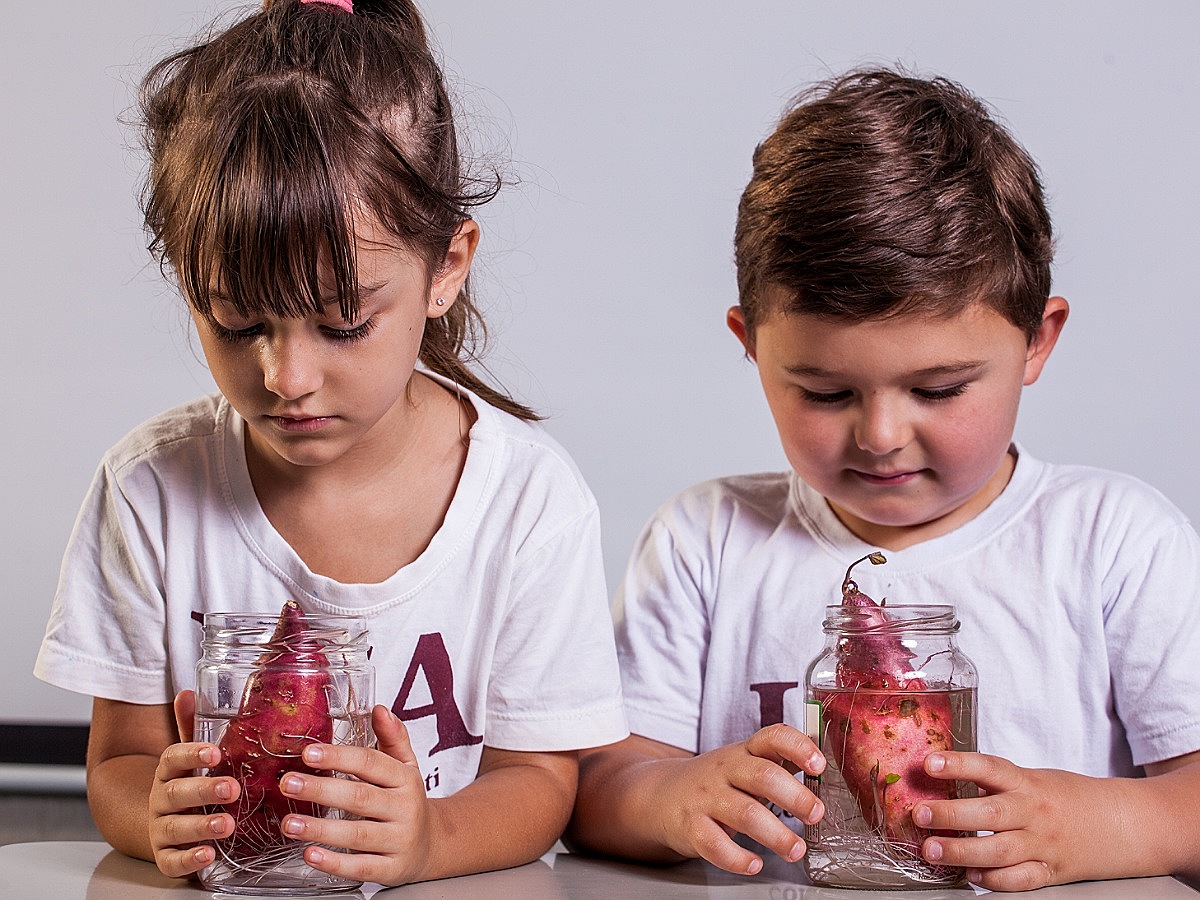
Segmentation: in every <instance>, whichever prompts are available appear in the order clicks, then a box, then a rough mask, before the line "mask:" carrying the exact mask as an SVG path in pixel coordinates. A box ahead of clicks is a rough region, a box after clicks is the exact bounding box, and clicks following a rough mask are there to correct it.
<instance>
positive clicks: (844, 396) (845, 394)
mask: <svg viewBox="0 0 1200 900" xmlns="http://www.w3.org/2000/svg"><path fill="white" fill-rule="evenodd" d="M800 396H801V397H803V398H804V399H805V400H807V401H808V402H809V403H842V402H843V401H846V400H849V399H850V398H851V396H853V394H852V392H851V391H831V392H828V393H826V392H822V391H810V390H808V389H807V388H800Z"/></svg>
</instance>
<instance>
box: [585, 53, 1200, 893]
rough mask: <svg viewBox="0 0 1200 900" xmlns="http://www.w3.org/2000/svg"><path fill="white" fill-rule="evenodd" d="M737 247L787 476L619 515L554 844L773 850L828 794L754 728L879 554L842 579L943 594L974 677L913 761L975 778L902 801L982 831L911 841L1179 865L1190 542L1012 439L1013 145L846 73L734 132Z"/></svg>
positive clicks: (1031, 208) (769, 725) (783, 713)
mask: <svg viewBox="0 0 1200 900" xmlns="http://www.w3.org/2000/svg"><path fill="white" fill-rule="evenodd" d="M735 245H736V261H737V268H738V291H739V305H738V306H736V307H734V308H733V309H731V310H730V311H729V313H728V324H729V327H730V328H731V330H732V331H733V332H734V334H735V335H736V336H737V337H738V339H739V340H740V341H741V342H742V344H743V346H744V347H745V349H746V353H747V355H748V356H749V358H750V359H751V360H753V361H754V362H755V363H756V365H757V367H758V369H759V374H760V377H761V380H762V385H763V390H764V392H765V394H766V398H767V401H768V405H769V407H770V409H771V412H772V414H773V416H774V419H775V423H776V426H777V429H778V431H779V435H780V438H781V441H782V444H783V448H784V451H785V454H786V456H787V458H788V461H789V463H790V464H791V467H792V471H791V472H788V473H783V474H765V475H753V476H743V477H733V478H725V479H720V480H717V481H714V482H709V483H706V484H701V485H698V486H696V487H694V488H691V489H689V490H687V491H685V492H683V493H682V494H681V495H679V496H678V497H676V498H675V499H674V500H672V501H671V502H669V503H668V504H666V505H665V506H664V507H663V508H662V509H661V510H660V511H659V513H658V514H657V515H656V517H655V518H654V519H653V520H652V521H651V522H650V524H649V525H648V526H647V528H646V530H645V531H644V532H643V534H642V537H641V538H640V540H639V544H638V546H637V548H636V549H635V552H634V554H633V558H632V561H631V563H630V567H629V571H628V574H627V576H626V578H625V580H624V583H623V585H622V586H621V588H620V589H619V592H618V598H617V605H618V611H619V614H618V643H619V647H620V650H621V656H622V663H623V669H624V685H625V695H626V701H627V709H628V713H629V716H630V726H631V730H632V731H633V732H634V733H633V735H632V736H631V737H630V738H628V739H627V740H625V741H624V742H622V743H620V744H616V745H612V746H610V747H607V748H602V749H600V750H598V751H593V752H592V753H590V754H589V755H588V756H587V757H586V759H585V760H584V764H583V768H582V771H581V775H580V790H579V799H578V801H577V805H576V811H575V815H574V818H573V820H572V824H571V828H570V832H569V834H570V837H571V838H572V839H573V841H574V842H575V843H577V844H579V845H580V846H582V847H584V848H590V849H592V850H594V851H598V852H603V853H610V854H616V855H621V856H627V857H632V858H635V859H644V860H673V859H680V858H688V857H703V858H705V859H707V860H709V861H710V862H712V863H714V864H715V865H717V866H720V867H721V868H724V869H727V870H729V871H731V872H739V873H746V874H754V873H756V872H758V871H760V870H761V868H762V865H763V860H762V858H761V857H760V856H759V855H757V854H756V853H754V852H752V851H751V850H749V849H746V848H744V847H743V846H741V845H739V844H738V843H736V842H735V841H734V840H733V839H732V835H734V834H737V833H741V834H743V835H745V836H747V837H749V838H751V839H753V840H754V841H757V842H758V843H760V844H761V845H763V846H764V847H765V848H766V849H768V850H770V851H773V852H774V853H776V854H778V855H779V856H781V857H782V858H784V859H785V860H789V861H795V860H798V859H799V858H800V857H801V856H802V855H803V854H804V852H805V844H804V842H803V840H801V839H800V837H799V836H798V833H797V832H798V831H800V830H801V829H800V824H801V823H808V824H812V823H815V822H817V821H818V820H820V818H821V816H822V814H823V812H824V810H823V809H822V807H821V804H820V802H819V801H817V800H816V798H815V797H813V796H812V794H810V793H809V792H808V791H807V790H806V789H805V788H804V786H803V784H802V783H801V781H800V780H799V779H798V778H796V777H793V776H792V775H791V774H789V772H788V770H787V769H785V768H784V765H785V764H786V765H789V767H790V768H793V769H794V768H796V767H798V768H799V769H802V770H804V771H805V772H809V773H811V774H817V773H819V772H820V771H822V769H823V768H824V765H825V760H824V759H823V758H822V756H821V754H820V753H819V752H818V751H817V749H816V747H815V746H814V745H813V743H812V742H811V741H810V740H809V739H808V738H807V737H805V736H804V735H803V734H802V733H801V732H800V731H798V730H796V729H795V728H793V727H791V726H790V725H786V724H780V723H797V722H802V721H803V714H802V712H801V710H802V708H803V707H802V704H803V700H804V696H803V695H804V688H803V681H804V671H805V666H806V665H807V663H808V662H809V660H811V659H812V658H813V657H814V656H815V655H816V654H817V652H818V651H819V649H820V647H821V645H822V642H823V636H822V632H821V619H822V616H823V613H824V607H825V605H826V604H830V603H838V602H840V597H839V596H838V586H839V585H840V583H841V580H842V576H843V574H844V572H845V569H846V566H847V565H849V563H850V562H851V561H853V560H855V559H858V558H860V557H862V556H864V555H865V554H866V553H869V552H871V551H872V550H874V549H876V548H883V549H885V550H887V551H889V552H888V554H887V555H888V565H887V566H885V567H883V568H881V569H876V570H873V571H871V572H870V573H863V575H862V576H861V580H862V581H863V582H864V584H867V583H869V585H870V587H869V588H867V587H865V586H864V589H865V590H867V591H868V593H870V594H871V595H873V596H875V597H877V598H879V597H889V598H892V599H893V602H912V603H917V602H922V603H943V602H952V603H954V604H955V605H956V607H957V612H958V616H959V619H960V620H961V622H962V630H961V632H960V634H959V644H960V646H961V647H962V649H963V651H964V652H965V653H966V654H967V655H968V656H969V657H971V659H972V660H973V661H974V662H975V664H976V666H977V668H978V670H979V682H980V689H979V700H978V702H979V720H980V749H981V751H982V752H980V753H953V752H943V753H931V754H930V755H929V756H928V757H927V758H926V760H925V763H924V765H925V769H926V771H927V772H928V773H929V774H930V775H931V776H933V777H935V778H942V779H962V780H967V781H973V782H975V783H976V784H977V785H978V786H979V788H980V789H981V794H982V795H983V796H981V797H979V798H977V799H961V800H942V801H923V802H921V803H919V804H918V805H917V807H916V808H915V810H914V818H915V820H916V823H917V824H918V825H919V826H921V827H924V828H928V829H945V830H963V831H980V832H994V833H993V834H991V835H982V836H979V837H972V838H948V837H938V836H931V837H928V838H926V839H925V841H924V843H923V845H922V854H923V856H924V857H925V858H926V859H927V860H928V861H930V862H941V863H943V864H946V865H957V866H965V867H966V868H967V874H968V877H969V878H970V880H971V881H972V882H974V883H976V884H978V885H981V886H983V887H987V888H991V889H995V890H1027V889H1031V888H1037V887H1041V886H1043V885H1048V884H1054V883H1061V882H1067V881H1075V880H1082V879H1099V878H1114V877H1125V876H1138V875H1153V874H1163V873H1179V874H1185V875H1190V876H1192V877H1195V875H1196V874H1197V873H1200V818H1198V817H1197V816H1196V815H1195V810H1196V809H1197V808H1200V671H1198V670H1197V668H1196V665H1195V660H1196V659H1200V539H1198V538H1197V535H1196V532H1195V531H1194V530H1193V529H1192V527H1191V526H1190V525H1189V524H1188V523H1187V521H1186V519H1185V518H1184V516H1183V515H1182V513H1180V512H1179V511H1178V510H1176V509H1175V508H1174V507H1173V506H1171V505H1170V504H1169V503H1167V502H1166V501H1165V500H1164V499H1163V498H1162V497H1161V496H1160V495H1159V494H1157V493H1156V492H1155V491H1154V490H1152V489H1151V488H1149V487H1147V486H1145V485H1143V484H1142V483H1140V482H1138V481H1136V480H1134V479H1132V478H1128V477H1125V476H1121V475H1116V474H1113V473H1108V472H1101V471H1098V470H1094V469H1086V468H1083V467H1068V466H1056V465H1049V464H1046V463H1042V462H1040V461H1038V460H1036V459H1034V458H1033V457H1031V456H1030V455H1029V454H1028V453H1027V452H1026V451H1025V450H1024V449H1023V448H1021V447H1020V446H1018V445H1016V444H1013V443H1012V434H1013V429H1014V426H1015V423H1016V415H1017V406H1018V401H1019V399H1020V394H1021V389H1022V388H1023V387H1024V386H1025V385H1028V384H1032V383H1033V382H1034V381H1036V380H1037V378H1038V376H1039V375H1040V374H1041V371H1042V368H1043V366H1044V365H1045V363H1046V360H1047V358H1048V357H1049V355H1050V352H1051V350H1052V349H1053V348H1054V344H1055V342H1056V340H1057V339H1058V336H1059V334H1060V332H1061V330H1062V327H1063V324H1064V322H1065V321H1066V318H1067V313H1068V307H1067V303H1066V301H1065V300H1063V299H1062V298H1061V297H1051V296H1049V294H1050V262H1051V255H1052V237H1051V226H1050V219H1049V216H1048V214H1047V212H1046V208H1045V204H1044V200H1043V196H1042V188H1041V184H1040V180H1039V177H1038V173H1037V168H1036V165H1035V164H1034V163H1033V161H1032V160H1031V159H1030V158H1029V157H1028V155H1027V154H1026V153H1025V152H1024V151H1023V150H1022V149H1021V148H1020V147H1019V146H1018V145H1017V144H1016V142H1015V141H1014V140H1013V139H1012V137H1011V136H1010V135H1009V134H1008V133H1007V132H1006V131H1005V130H1004V129H1003V128H1001V127H1000V126H999V125H998V124H996V122H994V121H993V120H992V118H991V117H990V116H989V114H988V111H987V109H986V108H985V107H984V105H983V104H982V103H981V102H979V101H978V100H977V99H975V98H974V97H972V96H971V95H969V94H968V93H966V92H965V91H964V90H962V89H961V88H960V87H958V86H957V85H955V84H952V83H950V82H947V81H945V80H943V79H934V80H922V79H918V78H914V77H909V76H907V75H905V74H903V73H896V72H891V71H878V72H856V73H851V74H849V75H846V76H843V77H842V78H839V79H836V80H834V81H832V82H830V83H828V84H825V85H821V86H818V87H817V88H816V89H814V90H812V91H810V92H809V93H807V94H806V95H804V96H802V97H801V99H800V101H799V102H798V104H797V105H795V106H794V107H793V109H792V110H791V112H790V113H789V114H788V115H786V116H785V117H784V119H783V120H782V122H781V124H780V125H779V127H778V128H777V129H776V131H775V132H774V134H773V135H771V137H769V138H768V139H767V140H766V141H765V142H764V143H763V144H762V145H761V146H760V147H759V148H758V150H757V152H756V153H755V158H754V174H753V177H752V178H751V181H750V184H749V186H748V187H747V189H746V191H745V193H744V194H743V196H742V201H741V204H740V207H739V212H738V223H737V230H736V235H735ZM1047 298H1048V299H1047ZM1077 773H1078V774H1077ZM1143 775H1144V776H1146V777H1140V776H1143ZM764 800H765V801H770V802H771V803H773V804H774V805H775V806H776V807H778V808H780V809H785V810H791V811H792V813H793V814H794V815H795V817H796V818H797V819H798V820H799V821H792V820H791V819H790V817H786V816H784V818H783V820H781V819H780V818H776V817H775V816H774V815H773V814H772V813H771V812H770V810H769V809H768V807H767V806H766V805H765V804H764V803H763V801H764ZM786 822H790V823H791V826H792V827H789V825H788V824H785V823H786Z"/></svg>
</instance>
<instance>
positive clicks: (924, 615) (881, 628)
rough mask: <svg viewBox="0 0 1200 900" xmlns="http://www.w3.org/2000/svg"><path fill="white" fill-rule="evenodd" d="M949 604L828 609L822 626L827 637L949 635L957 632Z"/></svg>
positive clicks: (951, 606)
mask: <svg viewBox="0 0 1200 900" xmlns="http://www.w3.org/2000/svg"><path fill="white" fill-rule="evenodd" d="M960 624H961V623H960V622H959V620H958V613H957V611H956V610H955V607H954V604H952V603H896V604H894V605H893V604H887V605H886V606H877V607H858V606H843V605H841V604H838V605H829V606H826V607H825V620H824V622H822V626H823V627H824V630H825V632H826V633H827V634H833V633H838V632H843V633H848V634H880V633H891V632H898V631H905V632H912V631H916V632H923V633H926V632H927V633H932V634H944V633H949V634H953V633H955V632H957V631H958V630H959V627H960Z"/></svg>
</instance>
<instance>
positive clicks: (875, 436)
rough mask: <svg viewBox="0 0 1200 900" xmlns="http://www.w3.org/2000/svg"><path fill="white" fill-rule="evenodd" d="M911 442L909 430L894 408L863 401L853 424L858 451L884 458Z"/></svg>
mask: <svg viewBox="0 0 1200 900" xmlns="http://www.w3.org/2000/svg"><path fill="white" fill-rule="evenodd" d="M911 439H912V428H911V426H910V424H909V422H908V419H907V418H906V417H905V416H904V414H903V411H902V410H901V409H898V408H897V404H895V403H889V402H887V401H885V400H881V399H870V398H869V399H867V400H864V401H863V404H862V406H861V408H860V410H859V415H858V419H857V421H856V422H855V424H854V441H855V443H856V444H857V445H858V447H859V449H860V450H865V451H866V452H867V453H870V454H872V455H873V456H886V455H887V454H889V453H891V452H892V451H894V450H899V449H901V448H902V447H904V446H905V445H906V444H908V442H909V441H910V440H911Z"/></svg>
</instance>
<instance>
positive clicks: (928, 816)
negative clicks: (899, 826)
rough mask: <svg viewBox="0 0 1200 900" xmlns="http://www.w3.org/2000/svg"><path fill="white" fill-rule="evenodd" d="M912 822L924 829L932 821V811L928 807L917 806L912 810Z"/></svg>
mask: <svg viewBox="0 0 1200 900" xmlns="http://www.w3.org/2000/svg"><path fill="white" fill-rule="evenodd" d="M912 816H913V822H915V823H916V824H918V825H920V826H921V827H924V826H926V825H928V824H929V823H930V822H932V821H933V810H931V809H930V808H929V807H928V806H918V807H916V809H914V810H913V814H912Z"/></svg>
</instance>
